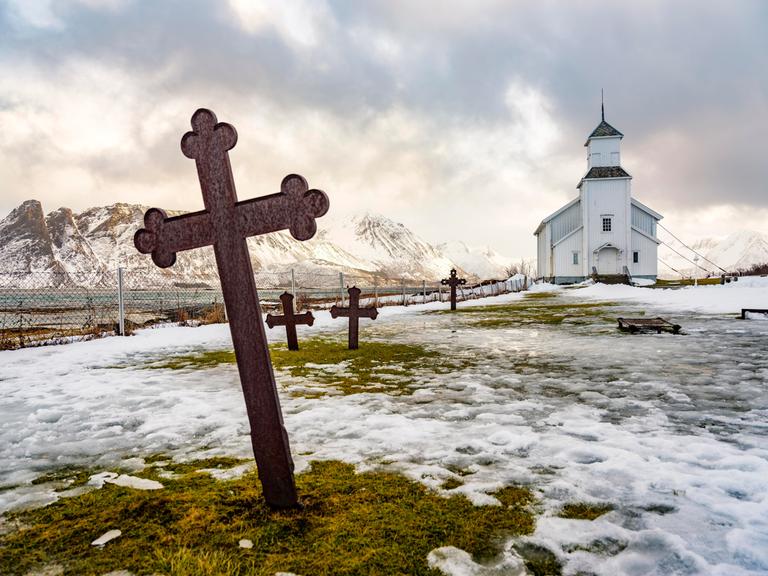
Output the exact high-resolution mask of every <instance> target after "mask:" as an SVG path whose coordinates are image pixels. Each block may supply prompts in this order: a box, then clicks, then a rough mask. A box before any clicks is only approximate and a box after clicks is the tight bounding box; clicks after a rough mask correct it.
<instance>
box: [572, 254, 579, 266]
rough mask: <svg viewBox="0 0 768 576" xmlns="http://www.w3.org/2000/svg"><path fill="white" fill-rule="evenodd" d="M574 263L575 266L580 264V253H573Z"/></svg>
mask: <svg viewBox="0 0 768 576" xmlns="http://www.w3.org/2000/svg"><path fill="white" fill-rule="evenodd" d="M573 263H574V264H578V263H579V253H578V252H574V253H573Z"/></svg>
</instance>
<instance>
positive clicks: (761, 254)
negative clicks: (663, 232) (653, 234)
mask: <svg viewBox="0 0 768 576" xmlns="http://www.w3.org/2000/svg"><path fill="white" fill-rule="evenodd" d="M665 241H667V242H669V243H670V244H671V246H672V247H673V248H674V249H675V250H677V251H678V252H680V253H681V254H682V255H683V256H685V257H686V258H688V259H690V260H693V257H694V254H693V253H692V252H691V251H690V250H688V249H687V248H685V247H684V246H682V245H681V244H680V243H679V242H677V241H674V240H672V239H667V238H665ZM691 248H693V249H694V250H696V251H697V252H699V253H700V254H701V255H702V256H704V257H705V258H706V259H707V260H711V261H712V262H714V263H715V264H717V265H718V266H720V267H722V268H725V269H726V270H727V271H728V272H738V271H739V270H746V269H748V268H751V267H752V266H754V265H755V264H764V263H766V262H768V234H764V233H762V232H756V231H754V230H741V231H739V232H734V233H733V234H730V235H729V236H726V237H725V238H720V239H716V238H704V239H702V240H699V241H698V242H696V243H694V244H692V245H691ZM659 257H660V258H661V259H662V260H664V262H666V263H667V264H669V265H670V266H673V267H675V268H677V269H678V270H679V271H680V272H682V273H684V274H686V275H692V274H693V272H694V269H695V267H694V265H693V263H692V262H688V261H686V259H685V258H682V257H681V256H679V255H677V254H675V253H674V252H673V251H672V250H671V249H669V248H668V247H666V246H664V245H661V246H659ZM698 265H699V266H701V267H702V268H704V269H705V270H707V271H708V272H711V273H714V274H715V275H720V274H721V271H720V270H719V269H718V268H717V266H714V265H712V264H711V263H709V262H707V261H705V260H701V259H700V260H699V261H698ZM659 275H661V276H663V277H678V275H677V274H675V273H674V272H672V271H671V270H670V269H669V268H667V267H666V266H664V265H663V264H661V263H659ZM699 275H704V272H703V271H701V270H699Z"/></svg>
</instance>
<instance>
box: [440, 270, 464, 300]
mask: <svg viewBox="0 0 768 576" xmlns="http://www.w3.org/2000/svg"><path fill="white" fill-rule="evenodd" d="M440 283H441V284H442V285H443V286H450V287H451V310H456V287H457V286H459V285H460V284H466V283H467V281H466V280H465V279H464V278H459V277H458V276H457V275H456V268H452V269H451V275H450V276H449V277H448V278H443V279H442V280H440Z"/></svg>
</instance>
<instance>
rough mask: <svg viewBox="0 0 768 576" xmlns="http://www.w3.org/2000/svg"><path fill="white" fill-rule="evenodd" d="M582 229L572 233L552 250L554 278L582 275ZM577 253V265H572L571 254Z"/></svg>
mask: <svg viewBox="0 0 768 576" xmlns="http://www.w3.org/2000/svg"><path fill="white" fill-rule="evenodd" d="M583 231H584V230H583V229H582V230H579V231H578V232H574V233H573V234H571V235H570V236H568V238H566V239H565V240H563V241H562V242H560V244H558V245H557V246H555V247H554V248H553V250H552V257H553V259H554V269H555V277H556V278H560V277H569V278H573V277H581V276H583V274H582V258H583V255H582V253H581V249H582V245H581V244H582V233H583ZM574 252H577V253H578V257H579V260H578V263H577V264H574V263H573V253H574Z"/></svg>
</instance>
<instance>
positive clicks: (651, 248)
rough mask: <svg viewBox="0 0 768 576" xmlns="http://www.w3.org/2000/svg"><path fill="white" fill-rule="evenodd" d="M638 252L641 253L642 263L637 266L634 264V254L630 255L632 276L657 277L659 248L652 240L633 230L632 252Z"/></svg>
mask: <svg viewBox="0 0 768 576" xmlns="http://www.w3.org/2000/svg"><path fill="white" fill-rule="evenodd" d="M635 250H637V251H638V252H639V257H640V262H638V263H637V264H635V263H634V262H632V253H631V252H630V254H629V261H630V262H631V264H630V267H629V271H630V273H631V274H632V276H653V277H655V276H657V274H658V260H657V258H658V250H659V246H658V244H656V242H654V241H653V240H651V239H650V238H647V237H645V236H643V235H642V234H640V233H639V232H637V231H636V230H632V252H634V251H635Z"/></svg>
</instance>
